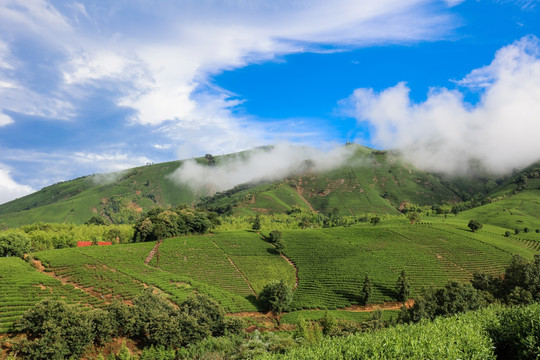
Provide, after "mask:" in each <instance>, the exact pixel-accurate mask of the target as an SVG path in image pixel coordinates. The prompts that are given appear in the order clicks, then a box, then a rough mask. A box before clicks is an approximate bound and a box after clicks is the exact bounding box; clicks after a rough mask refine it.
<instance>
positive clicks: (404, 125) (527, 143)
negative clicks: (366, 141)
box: [342, 36, 540, 174]
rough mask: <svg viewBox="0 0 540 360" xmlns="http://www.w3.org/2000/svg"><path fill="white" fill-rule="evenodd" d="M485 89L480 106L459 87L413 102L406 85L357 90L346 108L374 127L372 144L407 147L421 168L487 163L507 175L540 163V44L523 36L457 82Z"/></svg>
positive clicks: (456, 169)
mask: <svg viewBox="0 0 540 360" xmlns="http://www.w3.org/2000/svg"><path fill="white" fill-rule="evenodd" d="M456 83H457V84H458V85H460V86H461V87H464V88H467V90H468V91H471V90H473V91H481V97H480V100H479V101H478V103H476V104H470V103H467V102H465V101H464V94H463V93H462V92H461V91H460V90H449V89H446V88H433V89H431V90H430V92H429V94H428V96H427V99H426V100H425V101H424V102H421V103H413V102H412V101H411V99H410V97H409V88H408V87H407V85H406V84H405V83H399V84H397V85H396V86H394V87H392V88H388V89H385V90H383V91H381V92H379V93H376V92H375V91H373V89H365V88H361V89H357V90H355V91H354V93H353V94H352V95H351V96H350V97H349V98H348V99H346V100H345V101H343V103H342V106H343V107H344V108H345V109H346V111H348V112H349V113H350V114H352V115H353V116H355V117H356V118H357V119H358V120H359V121H361V122H367V123H368V124H369V125H370V126H371V128H372V140H373V142H374V143H375V144H376V145H377V146H380V147H382V148H387V149H388V148H392V149H399V150H401V151H402V152H403V153H404V154H405V155H406V156H407V157H408V158H409V159H410V160H411V161H412V162H413V163H414V164H416V165H417V166H419V167H422V168H425V169H429V170H434V171H443V172H448V173H458V174H462V173H465V172H467V171H468V170H469V165H470V164H471V162H477V161H480V162H481V164H482V165H483V166H484V168H485V169H486V170H488V171H490V172H493V173H499V174H500V173H506V172H508V171H510V170H511V169H512V168H515V167H517V168H519V167H523V166H527V165H529V164H531V163H532V162H534V161H537V160H540V140H539V134H540V41H539V39H538V38H536V37H533V36H528V37H524V38H522V39H520V40H518V41H516V42H514V43H513V44H511V45H508V46H506V47H503V48H501V49H500V50H498V51H497V53H496V54H495V58H494V60H493V61H492V63H491V64H489V65H487V66H485V67H482V68H479V69H475V70H473V71H472V72H471V73H469V74H468V75H467V76H465V78H463V79H462V80H459V81H457V82H456Z"/></svg>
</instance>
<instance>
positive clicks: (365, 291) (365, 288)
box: [360, 274, 371, 305]
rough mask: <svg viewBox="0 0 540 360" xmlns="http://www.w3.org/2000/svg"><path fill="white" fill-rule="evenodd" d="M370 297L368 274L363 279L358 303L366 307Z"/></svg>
mask: <svg viewBox="0 0 540 360" xmlns="http://www.w3.org/2000/svg"><path fill="white" fill-rule="evenodd" d="M370 297H371V280H369V276H368V274H366V277H365V278H364V282H363V284H362V293H361V295H360V302H361V303H362V304H364V305H366V304H367V303H368V301H369V298H370Z"/></svg>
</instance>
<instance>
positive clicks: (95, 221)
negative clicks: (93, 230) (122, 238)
mask: <svg viewBox="0 0 540 360" xmlns="http://www.w3.org/2000/svg"><path fill="white" fill-rule="evenodd" d="M84 224H85V225H107V222H106V221H105V219H104V218H102V217H101V216H96V215H94V216H92V217H91V218H90V219H88V220H87V221H86V222H85V223H84Z"/></svg>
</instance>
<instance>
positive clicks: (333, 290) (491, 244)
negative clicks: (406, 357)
mask: <svg viewBox="0 0 540 360" xmlns="http://www.w3.org/2000/svg"><path fill="white" fill-rule="evenodd" d="M284 239H285V242H286V244H287V247H286V250H285V252H286V254H287V256H289V257H290V258H291V259H292V260H293V261H294V262H295V264H296V265H297V266H298V272H299V278H300V283H299V286H298V289H297V291H296V292H295V296H294V300H293V307H294V308H296V309H302V308H322V309H324V308H328V309H335V308H342V307H347V306H349V305H351V304H354V303H357V302H358V301H359V299H360V296H361V289H362V282H363V279H364V276H365V274H368V276H369V277H370V279H371V282H372V297H371V300H370V301H371V302H374V303H379V302H383V301H393V300H394V299H395V298H396V293H395V290H394V289H395V284H396V281H397V278H398V275H399V273H400V272H401V270H403V269H404V270H405V271H406V272H407V274H408V276H409V279H410V282H411V285H412V290H413V295H414V294H416V293H418V291H420V290H421V288H422V287H430V286H434V287H438V286H443V285H444V284H446V283H447V282H448V281H451V280H457V281H461V282H466V281H468V280H470V279H471V278H472V274H473V273H474V272H486V273H490V274H501V273H502V272H503V269H504V267H505V266H507V264H508V263H509V262H510V258H511V256H512V254H520V255H522V256H525V257H527V258H532V256H533V254H534V253H535V252H536V251H537V250H536V249H537V248H536V247H530V246H528V244H527V243H523V242H520V241H519V240H516V239H507V238H503V237H502V236H501V235H491V234H489V233H485V232H482V231H480V232H478V233H472V232H470V231H467V230H464V229H462V227H458V226H455V225H445V224H436V225H431V226H430V225H414V226H413V225H409V224H404V225H389V226H386V227H384V226H382V227H381V226H378V227H374V226H370V225H365V226H354V227H351V228H335V229H327V230H304V231H288V232H286V233H285V234H284Z"/></svg>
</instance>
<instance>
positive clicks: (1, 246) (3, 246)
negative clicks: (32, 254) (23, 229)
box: [0, 233, 30, 258]
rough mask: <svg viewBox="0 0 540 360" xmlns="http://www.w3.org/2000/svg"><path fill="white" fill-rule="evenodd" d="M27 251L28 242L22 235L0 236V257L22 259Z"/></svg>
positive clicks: (28, 248)
mask: <svg viewBox="0 0 540 360" xmlns="http://www.w3.org/2000/svg"><path fill="white" fill-rule="evenodd" d="M29 250H30V240H28V238H27V237H26V236H25V235H24V234H20V233H9V234H0V257H2V256H17V257H20V258H22V257H23V256H24V254H25V253H27V252H28V251H29Z"/></svg>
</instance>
